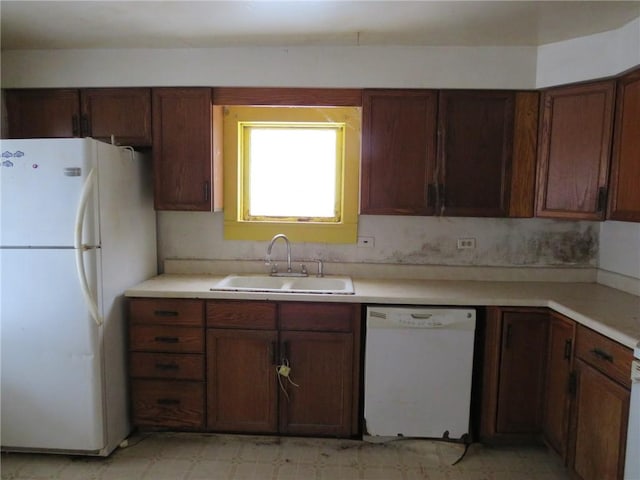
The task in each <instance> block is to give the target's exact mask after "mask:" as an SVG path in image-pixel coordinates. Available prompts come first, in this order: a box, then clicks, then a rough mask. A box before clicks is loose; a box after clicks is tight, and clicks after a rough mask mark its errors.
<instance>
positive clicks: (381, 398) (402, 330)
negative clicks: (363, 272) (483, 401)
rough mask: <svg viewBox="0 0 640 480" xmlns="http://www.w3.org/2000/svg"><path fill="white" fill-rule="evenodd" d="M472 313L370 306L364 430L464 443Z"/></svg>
mask: <svg viewBox="0 0 640 480" xmlns="http://www.w3.org/2000/svg"><path fill="white" fill-rule="evenodd" d="M475 325H476V312H475V310H474V309H470V308H435V307H434V308H431V307H375V306H369V307H367V330H366V342H365V375H364V392H365V393H364V419H365V425H364V427H365V428H364V430H365V431H364V435H365V438H366V437H390V436H404V437H420V438H444V439H450V440H463V441H466V440H467V438H468V433H469V417H470V409H471V377H472V370H473V345H474V337H475Z"/></svg>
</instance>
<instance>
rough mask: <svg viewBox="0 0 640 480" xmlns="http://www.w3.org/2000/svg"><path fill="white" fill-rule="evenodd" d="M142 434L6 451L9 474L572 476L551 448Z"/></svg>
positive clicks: (205, 479) (250, 479) (207, 478)
mask: <svg viewBox="0 0 640 480" xmlns="http://www.w3.org/2000/svg"><path fill="white" fill-rule="evenodd" d="M463 451H464V447H463V445H460V444H453V443H446V442H442V441H431V440H408V439H407V440H394V441H391V442H387V443H384V444H376V443H368V442H363V441H358V440H338V439H316V438H313V439H312V438H292V437H271V436H249V435H246V436H245V435H218V434H198V433H143V434H136V435H134V436H133V437H131V438H130V439H129V446H128V447H126V448H120V449H118V450H116V451H115V452H114V453H113V454H112V455H111V456H110V457H108V458H94V457H78V456H76V457H74V456H68V455H50V454H49V455H45V454H28V453H3V454H2V458H1V463H0V469H1V472H2V474H1V477H2V480H11V479H20V480H41V479H63V480H143V479H144V480H356V479H362V480H418V479H430V480H431V479H433V480H444V479H455V480H524V479H531V480H566V479H568V478H569V476H568V474H567V473H566V471H565V469H564V467H563V466H562V463H561V461H560V459H558V458H557V457H556V456H555V455H553V454H551V453H549V452H548V451H547V449H546V448H544V447H536V446H518V447H486V446H483V445H481V444H473V445H471V446H470V448H469V450H468V452H467V454H466V455H465V456H464V458H463V459H462V460H460V461H459V462H458V463H457V464H456V465H452V464H453V463H454V462H455V461H456V460H458V459H459V458H460V456H461V455H462V453H463Z"/></svg>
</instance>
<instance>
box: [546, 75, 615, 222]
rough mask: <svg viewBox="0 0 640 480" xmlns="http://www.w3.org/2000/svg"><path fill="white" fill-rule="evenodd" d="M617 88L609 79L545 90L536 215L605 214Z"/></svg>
mask: <svg viewBox="0 0 640 480" xmlns="http://www.w3.org/2000/svg"><path fill="white" fill-rule="evenodd" d="M614 87H615V83H614V82H613V81H604V82H595V83H589V84H584V85H577V86H569V87H559V88H553V89H549V90H547V91H546V92H544V94H543V97H542V109H543V112H542V127H541V134H540V141H539V157H538V185H537V199H536V215H537V216H539V217H554V218H574V219H584V220H601V219H602V218H603V217H604V212H605V203H606V188H607V178H608V171H609V155H610V147H611V133H612V124H613V96H614Z"/></svg>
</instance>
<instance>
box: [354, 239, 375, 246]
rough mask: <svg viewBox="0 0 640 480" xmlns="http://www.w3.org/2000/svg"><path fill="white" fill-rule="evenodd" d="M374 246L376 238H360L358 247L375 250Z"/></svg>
mask: <svg viewBox="0 0 640 480" xmlns="http://www.w3.org/2000/svg"><path fill="white" fill-rule="evenodd" d="M374 244H375V238H374V237H358V247H360V248H373V245H374Z"/></svg>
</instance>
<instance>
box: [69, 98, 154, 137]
mask: <svg viewBox="0 0 640 480" xmlns="http://www.w3.org/2000/svg"><path fill="white" fill-rule="evenodd" d="M80 100H81V108H82V132H83V135H85V136H89V137H93V138H97V139H100V140H103V141H107V142H110V141H111V136H113V138H114V141H115V143H116V144H117V145H130V146H135V147H145V146H150V145H151V89H149V88H89V89H84V90H81V92H80Z"/></svg>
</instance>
